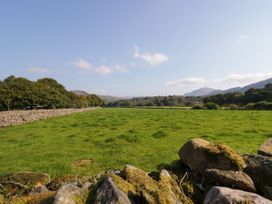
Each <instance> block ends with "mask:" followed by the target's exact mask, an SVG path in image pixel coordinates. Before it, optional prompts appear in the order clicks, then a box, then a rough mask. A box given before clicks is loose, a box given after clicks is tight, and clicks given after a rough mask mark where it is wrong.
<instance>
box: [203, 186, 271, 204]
mask: <svg viewBox="0 0 272 204" xmlns="http://www.w3.org/2000/svg"><path fill="white" fill-rule="evenodd" d="M241 203H245V204H272V201H270V200H267V199H265V198H263V197H261V196H259V195H257V194H255V193H250V192H246V191H241V190H234V189H231V188H226V187H218V186H215V187H213V188H211V189H210V191H209V192H208V193H207V195H206V197H205V200H204V204H241Z"/></svg>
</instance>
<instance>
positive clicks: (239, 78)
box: [224, 73, 272, 83]
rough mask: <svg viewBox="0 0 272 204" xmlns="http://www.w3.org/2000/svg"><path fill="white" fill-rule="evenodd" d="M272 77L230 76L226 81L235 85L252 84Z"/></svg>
mask: <svg viewBox="0 0 272 204" xmlns="http://www.w3.org/2000/svg"><path fill="white" fill-rule="evenodd" d="M271 77H272V73H265V74H263V73H252V74H230V75H228V76H227V77H226V78H225V79H224V81H226V82H233V83H251V82H255V81H256V82H257V81H260V80H264V79H268V78H271Z"/></svg>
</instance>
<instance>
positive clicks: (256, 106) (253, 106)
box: [244, 101, 272, 110]
mask: <svg viewBox="0 0 272 204" xmlns="http://www.w3.org/2000/svg"><path fill="white" fill-rule="evenodd" d="M244 109H246V110H272V102H266V101H261V102H258V103H248V104H247V105H246V106H245V107H244Z"/></svg>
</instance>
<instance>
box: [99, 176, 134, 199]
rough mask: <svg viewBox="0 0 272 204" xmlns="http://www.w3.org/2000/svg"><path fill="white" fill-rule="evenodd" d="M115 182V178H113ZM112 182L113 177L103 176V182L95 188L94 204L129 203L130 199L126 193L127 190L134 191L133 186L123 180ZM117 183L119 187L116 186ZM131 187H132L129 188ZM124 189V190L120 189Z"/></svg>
mask: <svg viewBox="0 0 272 204" xmlns="http://www.w3.org/2000/svg"><path fill="white" fill-rule="evenodd" d="M115 182H116V180H115ZM115 182H114V180H113V178H112V177H110V176H107V177H105V179H104V180H103V183H102V184H101V185H100V187H99V188H98V189H97V192H96V196H95V201H94V203H95V204H107V203H109V204H130V203H131V201H130V199H129V198H128V196H127V194H128V192H129V190H132V191H134V189H133V187H132V186H130V185H129V184H128V183H126V182H125V181H121V182H117V184H116V183H115ZM118 184H119V186H120V185H121V186H120V187H118ZM129 187H131V188H132V189H130V188H129ZM122 190H124V191H125V192H124V191H122Z"/></svg>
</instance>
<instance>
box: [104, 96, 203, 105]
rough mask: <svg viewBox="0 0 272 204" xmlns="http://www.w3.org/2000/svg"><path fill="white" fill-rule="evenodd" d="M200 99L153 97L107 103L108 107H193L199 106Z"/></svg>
mask: <svg viewBox="0 0 272 204" xmlns="http://www.w3.org/2000/svg"><path fill="white" fill-rule="evenodd" d="M201 103H202V99H201V98H200V97H192V96H187V97H185V96H175V95H174V96H153V97H138V98H132V99H127V100H119V101H114V102H111V103H108V104H107V106H108V107H132V106H193V105H195V104H201Z"/></svg>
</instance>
